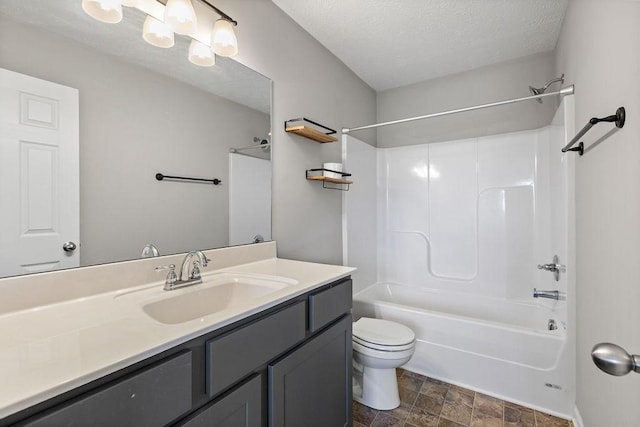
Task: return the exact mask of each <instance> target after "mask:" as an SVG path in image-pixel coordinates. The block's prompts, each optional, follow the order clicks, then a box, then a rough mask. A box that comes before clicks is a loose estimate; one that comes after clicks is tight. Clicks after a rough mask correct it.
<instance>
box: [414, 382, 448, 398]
mask: <svg viewBox="0 0 640 427" xmlns="http://www.w3.org/2000/svg"><path fill="white" fill-rule="evenodd" d="M447 391H449V384H447V383H443V382H442V381H438V382H436V380H432V379H431V378H427V379H426V380H425V382H424V383H423V384H422V388H421V389H420V393H422V394H426V395H427V396H429V397H433V398H434V399H441V400H444V397H445V396H446V395H447Z"/></svg>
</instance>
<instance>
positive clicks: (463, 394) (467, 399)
mask: <svg viewBox="0 0 640 427" xmlns="http://www.w3.org/2000/svg"><path fill="white" fill-rule="evenodd" d="M467 391H469V390H467V389H461V388H460V387H456V386H453V385H452V386H451V387H449V390H447V394H446V396H445V398H444V400H445V402H449V403H455V404H462V405H466V406H468V407H472V406H473V399H474V397H475V396H474V395H475V392H472V393H473V394H468V393H467Z"/></svg>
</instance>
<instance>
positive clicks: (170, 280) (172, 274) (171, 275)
mask: <svg viewBox="0 0 640 427" xmlns="http://www.w3.org/2000/svg"><path fill="white" fill-rule="evenodd" d="M155 270H156V271H165V270H169V271H168V272H167V278H166V279H165V281H164V288H165V289H172V288H173V286H174V285H175V284H176V282H177V281H178V276H177V275H176V265H175V264H169V265H159V266H157V267H156V268H155Z"/></svg>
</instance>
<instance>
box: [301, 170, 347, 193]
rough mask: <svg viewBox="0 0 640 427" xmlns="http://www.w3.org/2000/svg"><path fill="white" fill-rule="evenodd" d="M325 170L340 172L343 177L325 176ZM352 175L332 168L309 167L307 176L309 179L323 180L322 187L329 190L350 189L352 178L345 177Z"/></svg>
mask: <svg viewBox="0 0 640 427" xmlns="http://www.w3.org/2000/svg"><path fill="white" fill-rule="evenodd" d="M324 172H333V173H337V174H340V175H341V176H342V178H333V177H328V176H324ZM348 176H351V174H350V173H347V172H340V171H334V170H330V169H323V168H320V169H307V171H306V174H305V177H306V178H307V179H308V180H309V181H322V188H326V189H329V190H342V191H349V186H350V185H351V184H353V181H351V180H350V179H345V177H348Z"/></svg>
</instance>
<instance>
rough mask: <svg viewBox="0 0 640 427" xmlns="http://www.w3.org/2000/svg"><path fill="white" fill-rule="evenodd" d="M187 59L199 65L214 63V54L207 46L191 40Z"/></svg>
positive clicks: (209, 65) (205, 65)
mask: <svg viewBox="0 0 640 427" xmlns="http://www.w3.org/2000/svg"><path fill="white" fill-rule="evenodd" d="M189 61H190V62H191V63H192V64H196V65H199V66H201V67H211V66H212V65H216V56H215V55H214V54H213V51H212V50H211V48H210V47H209V46H207V45H206V44H204V43H201V42H199V41H197V40H191V44H190V45H189Z"/></svg>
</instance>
